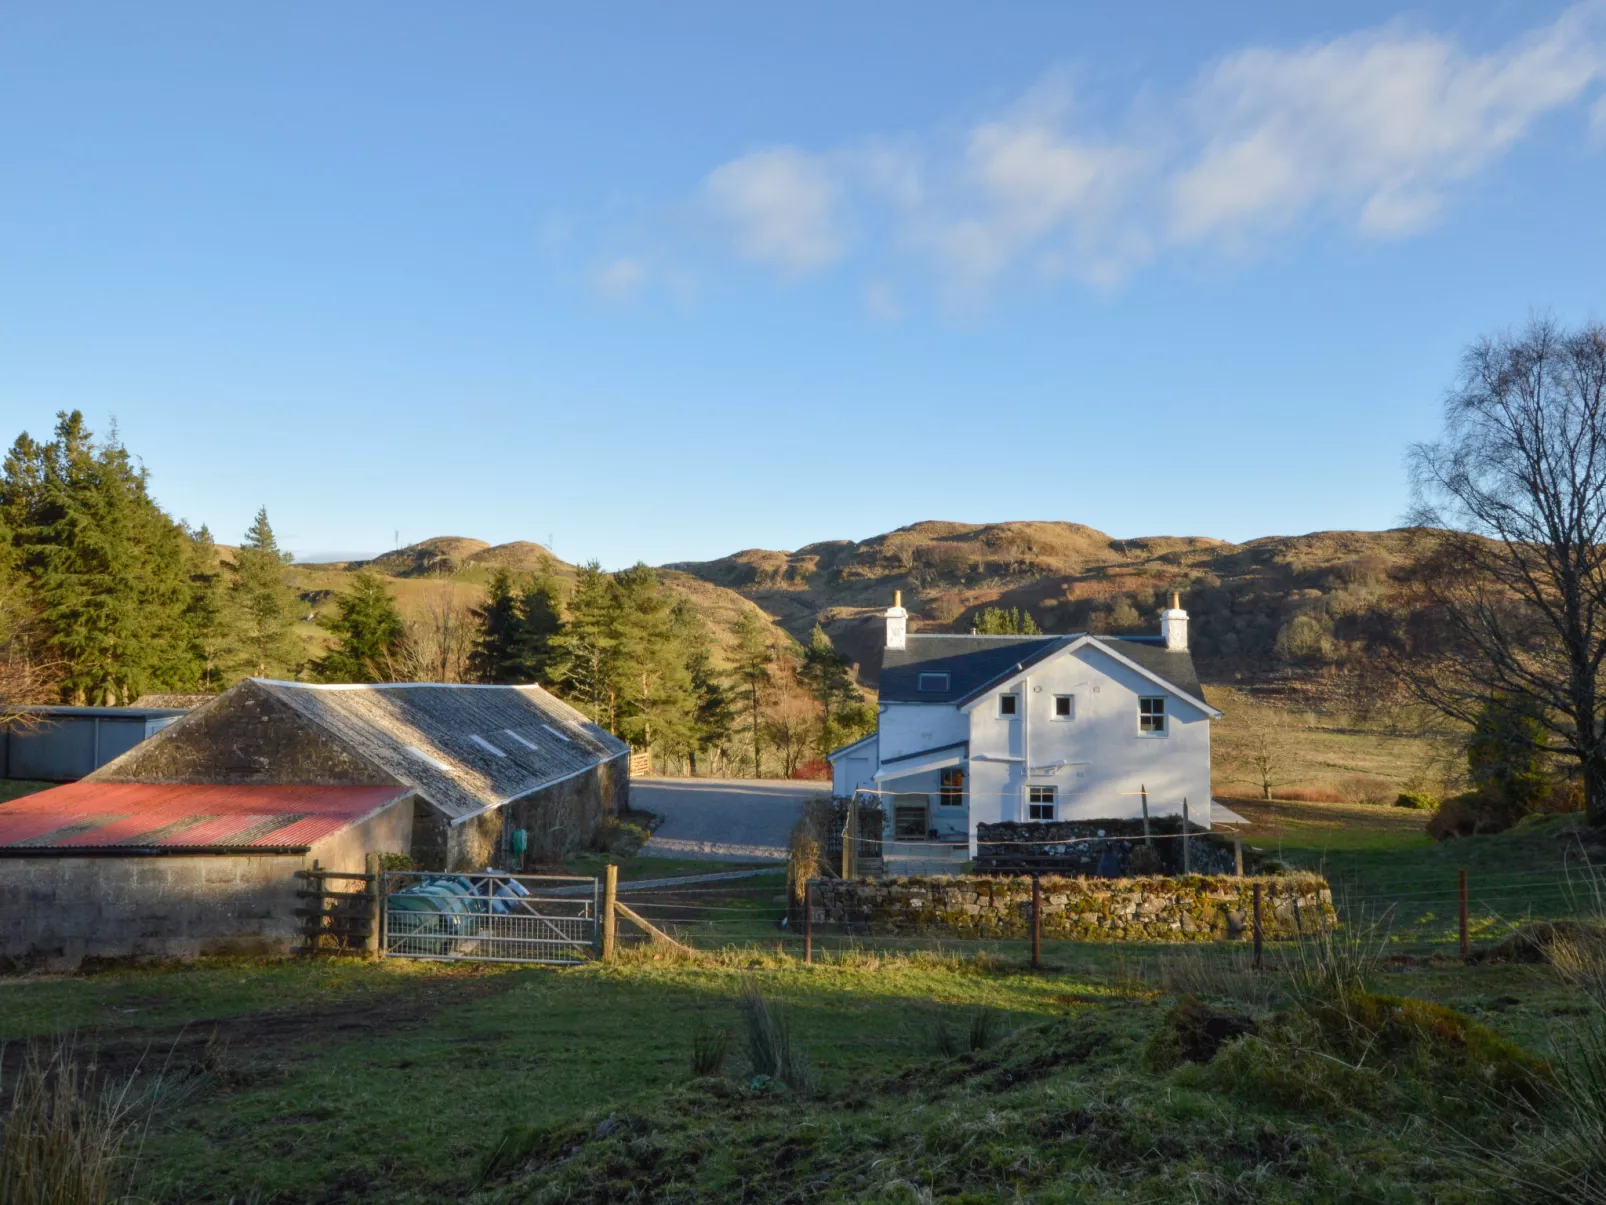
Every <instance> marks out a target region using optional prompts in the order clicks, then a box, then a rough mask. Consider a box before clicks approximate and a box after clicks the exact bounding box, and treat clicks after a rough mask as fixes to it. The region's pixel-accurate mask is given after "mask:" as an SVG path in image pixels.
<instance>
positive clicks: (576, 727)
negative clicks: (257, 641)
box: [89, 678, 630, 870]
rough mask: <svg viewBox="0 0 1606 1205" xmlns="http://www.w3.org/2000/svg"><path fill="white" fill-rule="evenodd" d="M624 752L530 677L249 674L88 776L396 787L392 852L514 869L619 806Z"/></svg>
mask: <svg viewBox="0 0 1606 1205" xmlns="http://www.w3.org/2000/svg"><path fill="white" fill-rule="evenodd" d="M629 762H630V747H629V746H628V745H626V744H625V743H624V742H623V741H621V740H619V739H618V738H617V737H615V736H614V735H613V734H612V733H610V732H608V731H606V730H605V729H603V728H600V727H598V726H597V725H596V724H594V723H592V722H591V721H590V720H589V719H587V718H586V716H585V715H584V714H582V713H581V712H579V711H577V710H575V709H574V708H573V707H570V706H569V705H568V704H567V703H565V702H563V701H562V700H560V699H557V698H555V697H554V696H552V695H551V694H548V693H547V692H546V691H544V690H542V689H541V688H540V687H539V686H471V685H464V684H459V683H430V682H408V683H384V684H374V685H314V684H310V683H305V682H280V681H274V680H272V679H266V678H248V679H246V680H245V681H244V682H241V683H239V684H238V685H236V686H234V687H231V688H230V689H229V690H226V691H224V692H223V693H222V694H220V695H218V696H217V697H216V698H215V699H213V700H212V701H211V702H209V703H207V704H205V705H204V706H202V707H198V708H196V709H195V710H194V711H192V712H190V713H189V714H187V715H185V716H184V717H183V718H182V719H180V720H178V721H177V722H176V723H174V724H172V725H170V726H169V727H167V728H166V729H164V730H163V731H162V732H160V733H158V734H157V735H156V736H155V737H153V738H151V739H150V740H148V741H146V742H144V743H143V744H141V745H139V746H137V747H135V748H133V749H131V750H130V751H129V752H128V753H126V754H124V755H123V756H122V757H120V758H118V759H117V760H115V761H113V762H111V763H110V764H108V765H106V766H104V767H102V768H101V769H100V770H97V771H96V772H95V773H94V774H93V775H91V776H90V779H89V781H92V782H166V783H195V784H209V785H270V784H274V785H314V784H315V785H323V786H394V787H407V788H410V789H411V790H412V792H413V794H414V800H415V802H414V819H413V826H412V832H411V839H412V844H411V846H410V848H408V849H406V850H403V851H400V852H407V853H410V854H411V855H412V857H413V860H414V861H415V862H416V863H417V864H418V865H420V866H421V867H423V868H426V869H431V870H435V869H447V870H480V869H484V868H485V867H486V866H497V867H499V868H503V869H519V868H520V867H518V866H517V865H515V862H516V861H524V860H527V859H553V858H557V857H560V856H561V855H563V854H565V853H568V852H570V851H572V850H575V849H579V848H581V847H583V846H585V845H586V844H588V843H589V842H590V840H591V838H592V837H593V835H594V834H595V833H596V831H597V828H598V826H599V825H601V824H602V822H603V821H604V820H605V819H606V818H607V817H608V816H610V815H612V814H614V813H615V812H617V811H619V810H621V809H623V808H624V807H625V806H626V805H627V802H628V794H629V778H630V767H629ZM520 833H522V834H523V838H522V841H521V840H520V839H519V838H518V834H520Z"/></svg>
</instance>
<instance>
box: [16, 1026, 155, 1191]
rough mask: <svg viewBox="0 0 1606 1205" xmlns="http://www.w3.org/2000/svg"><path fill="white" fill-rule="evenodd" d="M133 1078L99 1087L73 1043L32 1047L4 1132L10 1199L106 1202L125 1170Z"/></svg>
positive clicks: (130, 1123)
mask: <svg viewBox="0 0 1606 1205" xmlns="http://www.w3.org/2000/svg"><path fill="white" fill-rule="evenodd" d="M134 1103H135V1102H134V1099H133V1095H132V1093H131V1092H130V1091H129V1085H128V1084H124V1085H122V1086H121V1087H119V1088H112V1087H104V1086H97V1085H96V1084H95V1083H94V1082H93V1079H92V1077H91V1075H90V1072H89V1070H88V1069H87V1068H86V1067H84V1066H82V1065H81V1064H80V1063H79V1062H78V1058H77V1053H76V1051H75V1050H74V1049H73V1047H72V1046H71V1045H70V1044H69V1043H67V1042H57V1043H56V1044H54V1045H53V1046H49V1047H46V1046H41V1045H38V1044H32V1045H30V1046H29V1047H28V1051H27V1055H26V1057H25V1059H24V1061H23V1065H22V1070H21V1072H20V1074H19V1075H18V1076H17V1079H16V1082H15V1083H14V1084H13V1085H12V1088H11V1101H10V1111H9V1112H8V1113H7V1115H6V1117H5V1121H4V1129H3V1131H0V1202H4V1205H104V1203H106V1202H110V1201H112V1200H115V1199H118V1197H119V1196H120V1194H119V1193H118V1186H119V1185H120V1184H121V1183H122V1182H123V1180H124V1179H125V1177H126V1173H127V1171H128V1168H127V1167H126V1165H125V1164H126V1156H125V1151H124V1147H125V1144H126V1142H127V1141H128V1139H129V1137H130V1135H131V1133H132V1131H133V1125H134Z"/></svg>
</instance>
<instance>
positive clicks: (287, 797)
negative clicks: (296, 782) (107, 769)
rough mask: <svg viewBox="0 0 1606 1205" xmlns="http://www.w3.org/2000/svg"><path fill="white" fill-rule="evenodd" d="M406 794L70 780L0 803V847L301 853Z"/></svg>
mask: <svg viewBox="0 0 1606 1205" xmlns="http://www.w3.org/2000/svg"><path fill="white" fill-rule="evenodd" d="M410 789H411V788H408V787H393V786H392V787H319V786H213V785H211V784H206V783H166V782H74V783H68V784H67V785H66V786H63V787H55V788H53V789H51V790H48V791H40V792H39V793H38V794H36V795H24V796H23V797H22V798H20V799H14V800H12V801H11V802H10V803H4V804H0V849H3V850H13V851H22V850H32V849H59V850H71V849H82V850H91V849H95V850H105V849H127V850H129V851H130V852H133V851H135V850H138V849H152V848H155V849H172V850H182V849H240V850H246V849H251V848H256V847H269V848H277V849H285V848H302V849H304V848H306V847H307V846H309V845H311V844H312V843H313V842H314V841H317V840H319V839H321V838H323V837H327V836H329V834H330V833H333V832H337V831H339V830H340V829H342V828H345V827H346V825H348V824H351V823H353V822H355V821H357V820H360V819H362V818H363V817H364V816H367V815H369V814H370V813H372V812H376V811H378V810H379V809H380V808H382V807H384V806H385V805H386V804H388V803H391V802H392V801H394V800H397V799H400V798H401V797H402V796H403V795H406V794H407V793H408V791H409V790H410Z"/></svg>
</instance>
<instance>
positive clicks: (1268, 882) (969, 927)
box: [814, 874, 1336, 941]
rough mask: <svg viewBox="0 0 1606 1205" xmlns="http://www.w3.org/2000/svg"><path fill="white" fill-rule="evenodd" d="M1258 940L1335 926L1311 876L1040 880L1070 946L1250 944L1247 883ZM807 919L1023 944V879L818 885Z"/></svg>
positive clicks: (1051, 927) (1047, 921)
mask: <svg viewBox="0 0 1606 1205" xmlns="http://www.w3.org/2000/svg"><path fill="white" fill-rule="evenodd" d="M1256 883H1259V884H1260V889H1261V924H1262V927H1263V929H1264V932H1265V934H1266V936H1267V937H1292V936H1295V935H1297V934H1299V933H1301V932H1304V933H1311V932H1316V931H1319V930H1321V929H1322V928H1324V927H1326V926H1329V925H1331V924H1333V923H1334V921H1335V920H1336V914H1335V913H1334V911H1333V893H1332V890H1331V889H1330V888H1329V887H1328V885H1327V881H1326V880H1325V879H1322V878H1320V877H1319V876H1317V875H1309V874H1279V875H1264V876H1260V877H1257V878H1249V877H1245V878H1241V879H1240V878H1236V877H1233V876H1230V875H1186V876H1177V877H1158V876H1157V877H1154V878H1139V879H1094V878H1058V877H1052V878H1051V877H1048V876H1044V877H1043V879H1042V894H1043V936H1044V937H1046V938H1061V939H1069V940H1073V941H1211V940H1236V939H1244V938H1248V937H1249V936H1250V928H1251V924H1252V919H1251V918H1252V915H1253V908H1254V902H1253V901H1254V885H1255V884H1256ZM814 901H815V914H814V919H815V920H816V921H817V922H819V923H822V924H839V925H844V926H847V927H848V928H850V929H857V930H859V931H861V932H866V933H873V934H912V933H948V934H953V935H955V936H958V937H975V938H981V937H998V938H1003V937H1029V936H1031V907H1032V881H1031V879H1030V878H1026V877H1021V876H1011V877H991V876H982V875H969V876H953V877H931V878H903V879H882V880H871V879H853V880H846V881H844V880H840V879H838V880H827V881H821V882H817V883H815V885H814Z"/></svg>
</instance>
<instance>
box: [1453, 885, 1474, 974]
mask: <svg viewBox="0 0 1606 1205" xmlns="http://www.w3.org/2000/svg"><path fill="white" fill-rule="evenodd" d="M1456 877H1457V880H1458V881H1457V888H1458V891H1457V894H1458V895H1459V896H1460V905H1461V907H1460V911H1461V958H1462V960H1463V961H1464V960H1466V959H1467V958H1470V957H1471V956H1472V942H1471V939H1470V938H1469V937H1468V935H1467V868H1466V867H1465V866H1463V867H1462V868H1461V870H1460V872H1459V873H1458V874H1457V876H1456Z"/></svg>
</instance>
